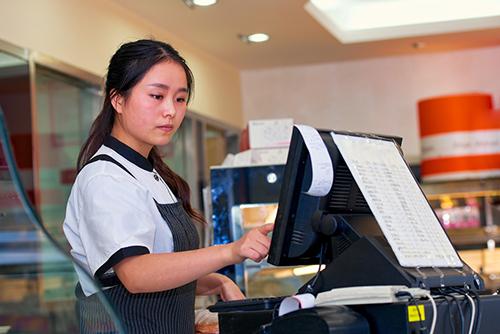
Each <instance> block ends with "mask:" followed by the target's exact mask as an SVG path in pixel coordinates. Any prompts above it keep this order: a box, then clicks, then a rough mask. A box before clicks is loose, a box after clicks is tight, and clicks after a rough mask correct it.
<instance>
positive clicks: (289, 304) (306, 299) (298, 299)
mask: <svg viewBox="0 0 500 334" xmlns="http://www.w3.org/2000/svg"><path fill="white" fill-rule="evenodd" d="M311 307H314V296H313V295H311V294H310V293H304V294H301V295H295V296H291V297H286V298H285V299H283V301H282V302H281V304H280V309H279V310H278V315H279V316H280V317H281V316H282V315H285V314H287V313H290V312H293V311H297V310H300V309H303V308H311Z"/></svg>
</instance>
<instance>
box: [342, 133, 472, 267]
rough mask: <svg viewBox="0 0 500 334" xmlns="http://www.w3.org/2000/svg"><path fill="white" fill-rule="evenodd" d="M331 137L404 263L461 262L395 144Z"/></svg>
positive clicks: (436, 264) (452, 264)
mask: <svg viewBox="0 0 500 334" xmlns="http://www.w3.org/2000/svg"><path fill="white" fill-rule="evenodd" d="M332 136H333V139H334V141H335V144H336V145H337V147H338V148H339V150H340V153H341V154H342V157H343V158H344V160H345V161H346V163H347V166H348V167H349V170H350V171H351V173H352V175H353V177H354V179H355V180H356V183H357V184H358V186H359V188H360V189H361V192H362V193H363V196H364V197H365V199H366V202H367V203H368V205H369V207H370V209H371V210H372V212H373V214H374V215H375V218H376V220H377V222H378V224H379V225H380V228H381V229H382V232H383V233H384V236H385V237H386V238H387V241H388V242H389V244H390V246H391V248H392V250H393V251H394V254H395V255H396V257H397V259H398V261H399V263H400V264H401V266H403V267H462V266H463V264H462V262H461V260H460V258H459V257H458V255H457V253H456V251H455V249H454V248H453V246H452V244H451V242H450V240H449V239H448V237H447V236H446V234H445V232H444V230H443V228H442V226H441V225H440V223H439V221H438V219H437V218H436V216H435V215H434V213H433V211H432V208H431V207H430V205H429V203H428V202H427V199H426V198H425V196H424V194H423V193H422V190H421V189H420V188H419V186H418V185H417V183H416V181H415V179H414V178H413V176H412V175H411V173H410V171H409V168H408V166H407V165H406V163H405V161H404V160H403V157H402V156H401V154H400V152H399V151H398V148H397V147H396V144H395V143H393V142H390V141H387V140H377V139H368V138H364V137H356V136H347V135H340V134H335V133H333V132H332Z"/></svg>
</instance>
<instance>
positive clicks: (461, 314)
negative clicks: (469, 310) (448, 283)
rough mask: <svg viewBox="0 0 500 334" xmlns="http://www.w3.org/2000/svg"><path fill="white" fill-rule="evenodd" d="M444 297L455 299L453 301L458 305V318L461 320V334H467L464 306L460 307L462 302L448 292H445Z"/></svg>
mask: <svg viewBox="0 0 500 334" xmlns="http://www.w3.org/2000/svg"><path fill="white" fill-rule="evenodd" d="M443 295H444V296H447V297H450V298H451V299H453V301H454V302H455V303H456V304H457V311H458V316H459V318H460V333H462V334H464V333H465V332H464V331H465V319H464V313H463V311H462V306H461V305H460V301H459V300H458V299H457V297H455V296H453V295H452V294H450V293H448V292H446V290H445V291H444V292H443Z"/></svg>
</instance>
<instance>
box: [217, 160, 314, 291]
mask: <svg viewBox="0 0 500 334" xmlns="http://www.w3.org/2000/svg"><path fill="white" fill-rule="evenodd" d="M283 172H284V165H266V166H251V167H230V168H224V167H212V168H211V171H210V174H211V186H210V191H211V201H212V214H211V220H212V225H213V243H214V244H226V243H229V242H232V241H234V240H237V239H239V238H240V237H241V236H242V235H243V234H244V233H245V232H246V231H248V230H250V229H252V228H254V227H258V226H260V225H262V224H265V223H270V222H274V219H275V216H276V211H277V206H278V205H277V202H278V199H279V192H280V189H281V183H282V179H283ZM317 269H318V267H317V266H306V267H275V266H272V265H270V264H268V263H267V262H266V261H265V260H264V261H262V262H260V263H255V262H254V261H252V260H246V261H244V262H243V263H241V264H238V265H235V266H230V267H226V268H224V269H223V270H221V272H222V273H223V274H225V275H227V276H229V277H231V278H232V279H233V280H234V281H235V282H236V283H237V284H238V285H239V286H240V288H241V289H242V290H243V291H244V292H245V294H246V295H247V297H260V296H273V295H274V296H283V295H291V294H294V293H296V292H297V290H298V288H299V287H301V286H302V285H303V284H304V283H305V282H307V281H308V280H309V279H310V278H311V277H312V275H313V274H314V273H315V272H316V271H317Z"/></svg>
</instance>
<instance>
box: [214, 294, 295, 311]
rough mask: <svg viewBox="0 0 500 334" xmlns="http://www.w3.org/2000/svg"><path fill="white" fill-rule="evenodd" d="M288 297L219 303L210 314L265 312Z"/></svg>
mask: <svg viewBox="0 0 500 334" xmlns="http://www.w3.org/2000/svg"><path fill="white" fill-rule="evenodd" d="M286 297H287V296H282V297H259V298H248V299H242V300H230V301H227V302H223V301H219V302H217V303H215V304H214V305H211V306H209V307H208V310H209V311H210V312H218V313H227V312H245V311H265V310H273V309H274V308H275V307H278V305H279V303H281V301H282V300H283V299H285V298H286Z"/></svg>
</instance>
